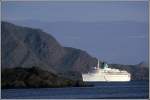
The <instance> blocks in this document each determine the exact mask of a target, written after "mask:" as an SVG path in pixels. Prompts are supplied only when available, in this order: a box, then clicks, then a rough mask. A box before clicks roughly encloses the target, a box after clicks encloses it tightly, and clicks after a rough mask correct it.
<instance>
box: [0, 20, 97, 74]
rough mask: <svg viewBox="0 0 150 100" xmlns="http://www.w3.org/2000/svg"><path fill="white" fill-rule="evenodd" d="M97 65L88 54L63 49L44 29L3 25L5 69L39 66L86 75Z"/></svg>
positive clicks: (50, 69)
mask: <svg viewBox="0 0 150 100" xmlns="http://www.w3.org/2000/svg"><path fill="white" fill-rule="evenodd" d="M79 65H80V66H79ZM94 65H96V59H95V58H93V57H91V56H90V55H88V54H87V53H86V52H85V51H82V50H79V49H74V48H69V47H62V46H61V45H60V44H59V43H58V42H57V41H56V39H55V38H53V37H52V36H50V35H48V34H47V33H45V32H43V31H42V30H39V29H32V28H27V27H20V26H16V25H14V24H11V23H7V22H2V68H5V67H7V68H12V67H17V66H22V67H32V66H38V67H40V68H42V69H44V70H49V71H52V72H59V71H60V72H61V71H64V72H66V71H72V70H73V71H79V72H84V71H87V70H89V67H90V66H94ZM50 66H51V67H50ZM80 67H81V68H80Z"/></svg>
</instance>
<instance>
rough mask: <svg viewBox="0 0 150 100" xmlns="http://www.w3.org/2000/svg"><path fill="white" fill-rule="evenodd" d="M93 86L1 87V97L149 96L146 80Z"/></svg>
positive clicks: (95, 84)
mask: <svg viewBox="0 0 150 100" xmlns="http://www.w3.org/2000/svg"><path fill="white" fill-rule="evenodd" d="M88 84H94V86H93V87H65V88H36V89H2V90H1V97H2V98H3V99H17V98H18V99H66V98H68V99H83V98H85V99H86V98H113V99H114V98H135V99H136V98H141V99H147V98H149V82H148V81H131V82H91V83H88Z"/></svg>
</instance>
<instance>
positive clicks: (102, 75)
mask: <svg viewBox="0 0 150 100" xmlns="http://www.w3.org/2000/svg"><path fill="white" fill-rule="evenodd" d="M82 79H83V81H87V82H90V81H91V82H92V81H93V82H94V81H97V82H100V81H102V82H127V81H130V80H131V75H130V73H128V72H127V71H125V70H124V71H121V70H119V69H113V68H109V67H108V65H107V63H104V62H103V64H102V67H101V68H100V67H99V60H98V63H97V66H96V67H94V69H92V71H90V72H88V73H86V74H82Z"/></svg>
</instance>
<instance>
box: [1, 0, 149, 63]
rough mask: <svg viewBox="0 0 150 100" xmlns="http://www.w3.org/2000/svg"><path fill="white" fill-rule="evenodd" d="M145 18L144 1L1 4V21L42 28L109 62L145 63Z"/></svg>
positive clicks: (147, 14)
mask: <svg viewBox="0 0 150 100" xmlns="http://www.w3.org/2000/svg"><path fill="white" fill-rule="evenodd" d="M148 16H149V13H148V2H147V1H134V2H133V1H132V2H131V1H126V2H125V1H109V2H104V1H101V2H98V1H97V2H96V1H95V2H92V1H91V2H31V1H30V2H27V1H24V2H17V1H16V2H10V1H9V2H2V20H6V21H12V22H13V21H14V23H15V22H16V23H17V22H18V23H19V24H21V25H28V26H32V27H34V26H37V27H39V28H42V29H43V30H45V31H46V32H49V33H51V35H53V36H54V37H55V38H56V39H57V40H58V41H59V42H60V43H61V44H62V45H63V46H69V47H75V48H79V49H83V50H85V51H87V52H88V53H89V54H91V55H92V56H94V57H97V58H99V59H102V60H105V61H107V62H108V63H120V64H137V63H140V62H141V61H145V60H148ZM29 21H30V22H29ZM35 21H36V24H34V22H35ZM27 22H28V23H27ZM32 22H33V23H32ZM38 22H39V23H38ZM31 23H32V24H31ZM44 23H45V24H46V25H47V26H44V25H43V24H44ZM48 26H49V27H48ZM68 27H69V28H68Z"/></svg>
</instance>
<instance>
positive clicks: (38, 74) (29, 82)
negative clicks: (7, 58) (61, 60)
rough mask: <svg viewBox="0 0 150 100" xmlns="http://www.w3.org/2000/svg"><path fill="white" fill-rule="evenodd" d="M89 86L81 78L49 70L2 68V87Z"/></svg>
mask: <svg viewBox="0 0 150 100" xmlns="http://www.w3.org/2000/svg"><path fill="white" fill-rule="evenodd" d="M69 86H70V87H78V86H87V85H86V84H85V83H84V82H83V81H81V80H71V79H67V78H64V77H61V76H58V75H55V74H53V73H50V72H48V71H44V70H41V69H39V68H38V67H32V68H21V67H16V68H6V69H3V70H2V79H1V87H2V88H53V87H69Z"/></svg>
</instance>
